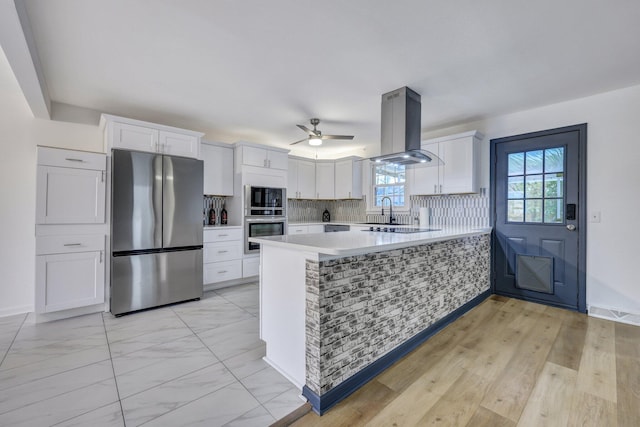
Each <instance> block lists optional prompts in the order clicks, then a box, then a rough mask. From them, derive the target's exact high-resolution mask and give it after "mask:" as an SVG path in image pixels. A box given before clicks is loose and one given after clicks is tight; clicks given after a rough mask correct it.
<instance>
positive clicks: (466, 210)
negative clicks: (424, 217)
mask: <svg viewBox="0 0 640 427" xmlns="http://www.w3.org/2000/svg"><path fill="white" fill-rule="evenodd" d="M421 207H426V208H430V216H431V226H469V227H488V226H489V196H488V195H486V194H453V195H445V196H412V197H411V214H412V217H416V216H418V215H419V210H420V208H421Z"/></svg>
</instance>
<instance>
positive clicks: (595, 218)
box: [589, 211, 600, 222]
mask: <svg viewBox="0 0 640 427" xmlns="http://www.w3.org/2000/svg"><path fill="white" fill-rule="evenodd" d="M589 221H590V222H600V211H593V212H591V215H589Z"/></svg>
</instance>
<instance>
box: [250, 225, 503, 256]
mask: <svg viewBox="0 0 640 427" xmlns="http://www.w3.org/2000/svg"><path fill="white" fill-rule="evenodd" d="M490 232H491V228H489V227H487V228H472V227H443V228H442V229H441V230H438V231H425V232H420V233H408V234H405V233H382V232H377V231H360V230H353V231H341V232H338V233H312V234H288V235H285V236H269V237H252V238H250V239H249V241H251V242H254V243H260V244H261V245H265V246H274V247H279V248H285V249H292V250H297V251H304V252H313V253H317V254H326V255H334V256H335V255H339V256H350V255H362V254H367V253H371V252H380V251H388V250H392V249H399V248H406V247H408V246H416V245H422V244H426V243H434V242H439V241H443V240H451V239H456V238H460V237H467V236H477V235H481V234H488V233H490Z"/></svg>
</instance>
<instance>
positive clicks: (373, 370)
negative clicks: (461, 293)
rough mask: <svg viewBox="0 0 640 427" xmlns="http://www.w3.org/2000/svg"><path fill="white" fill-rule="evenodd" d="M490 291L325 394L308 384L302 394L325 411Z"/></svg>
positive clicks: (486, 295)
mask: <svg viewBox="0 0 640 427" xmlns="http://www.w3.org/2000/svg"><path fill="white" fill-rule="evenodd" d="M490 295H491V290H487V291H484V292H483V293H481V294H480V295H478V296H477V297H475V298H473V299H472V300H471V301H469V302H467V303H466V304H464V305H462V306H460V307H458V308H457V309H455V310H454V311H452V312H451V313H449V314H447V315H446V316H445V317H443V318H442V319H440V320H438V321H437V322H435V323H434V324H432V325H431V326H429V327H428V328H426V329H424V330H423V331H422V332H419V333H418V334H416V335H414V336H413V337H411V338H409V339H408V340H407V341H405V342H404V343H402V344H400V345H399V346H398V347H396V348H394V349H393V350H391V351H390V352H389V353H387V354H385V355H384V356H382V357H381V358H380V359H378V360H376V361H375V362H373V363H371V364H370V365H368V366H367V367H365V368H364V369H362V370H361V371H360V372H358V373H357V374H355V375H353V376H351V377H349V378H348V379H346V380H345V381H343V382H342V383H340V384H338V385H337V386H335V387H334V388H332V389H331V390H329V391H328V392H326V393H325V394H323V395H322V396H318V395H317V394H316V393H314V392H313V391H312V390H311V389H310V388H309V387H307V386H306V385H305V386H304V387H303V388H302V395H303V396H304V397H306V398H307V400H309V403H310V404H311V407H312V409H313V411H314V412H315V413H317V414H318V415H322V414H323V413H325V412H326V411H327V410H328V409H329V408H331V407H332V406H333V405H335V404H336V403H338V402H340V401H341V400H342V399H344V398H345V397H347V396H349V395H350V394H351V393H353V392H355V391H356V390H358V389H359V388H360V387H362V386H363V385H365V384H366V383H368V382H369V381H371V380H372V379H373V378H375V377H376V376H378V375H379V374H381V373H382V372H383V371H384V370H385V369H387V368H388V367H390V366H391V365H393V364H394V363H396V362H397V361H398V360H400V359H401V358H403V357H404V356H406V355H407V354H409V353H410V352H411V351H413V350H415V349H416V348H417V347H418V346H420V345H421V344H422V343H424V342H425V341H426V340H428V339H429V338H431V337H432V336H433V335H435V334H436V333H437V332H439V331H440V330H441V329H443V328H444V327H445V326H447V325H449V324H450V323H452V322H453V321H455V320H456V319H458V318H459V317H461V316H462V315H463V314H465V313H466V312H467V311H469V310H471V309H472V308H474V307H475V306H477V305H478V304H480V303H481V302H482V301H484V300H485V299H487V298H488V297H489V296H490Z"/></svg>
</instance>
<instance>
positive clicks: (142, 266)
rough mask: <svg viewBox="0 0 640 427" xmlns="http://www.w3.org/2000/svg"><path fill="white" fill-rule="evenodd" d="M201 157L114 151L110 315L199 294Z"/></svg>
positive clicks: (191, 297)
mask: <svg viewBox="0 0 640 427" xmlns="http://www.w3.org/2000/svg"><path fill="white" fill-rule="evenodd" d="M202 168H203V166H202V160H195V159H188V158H184V157H175V156H168V155H162V154H154V153H142V152H137V151H128V150H113V151H112V156H111V184H112V186H111V313H113V314H114V315H120V314H124V313H128V312H131V311H136V310H141V309H145V308H150V307H156V306H160V305H165V304H170V303H174V302H180V301H186V300H190V299H196V298H200V297H201V296H202V195H203V188H202V187H203V175H202V174H203V172H202Z"/></svg>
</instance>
